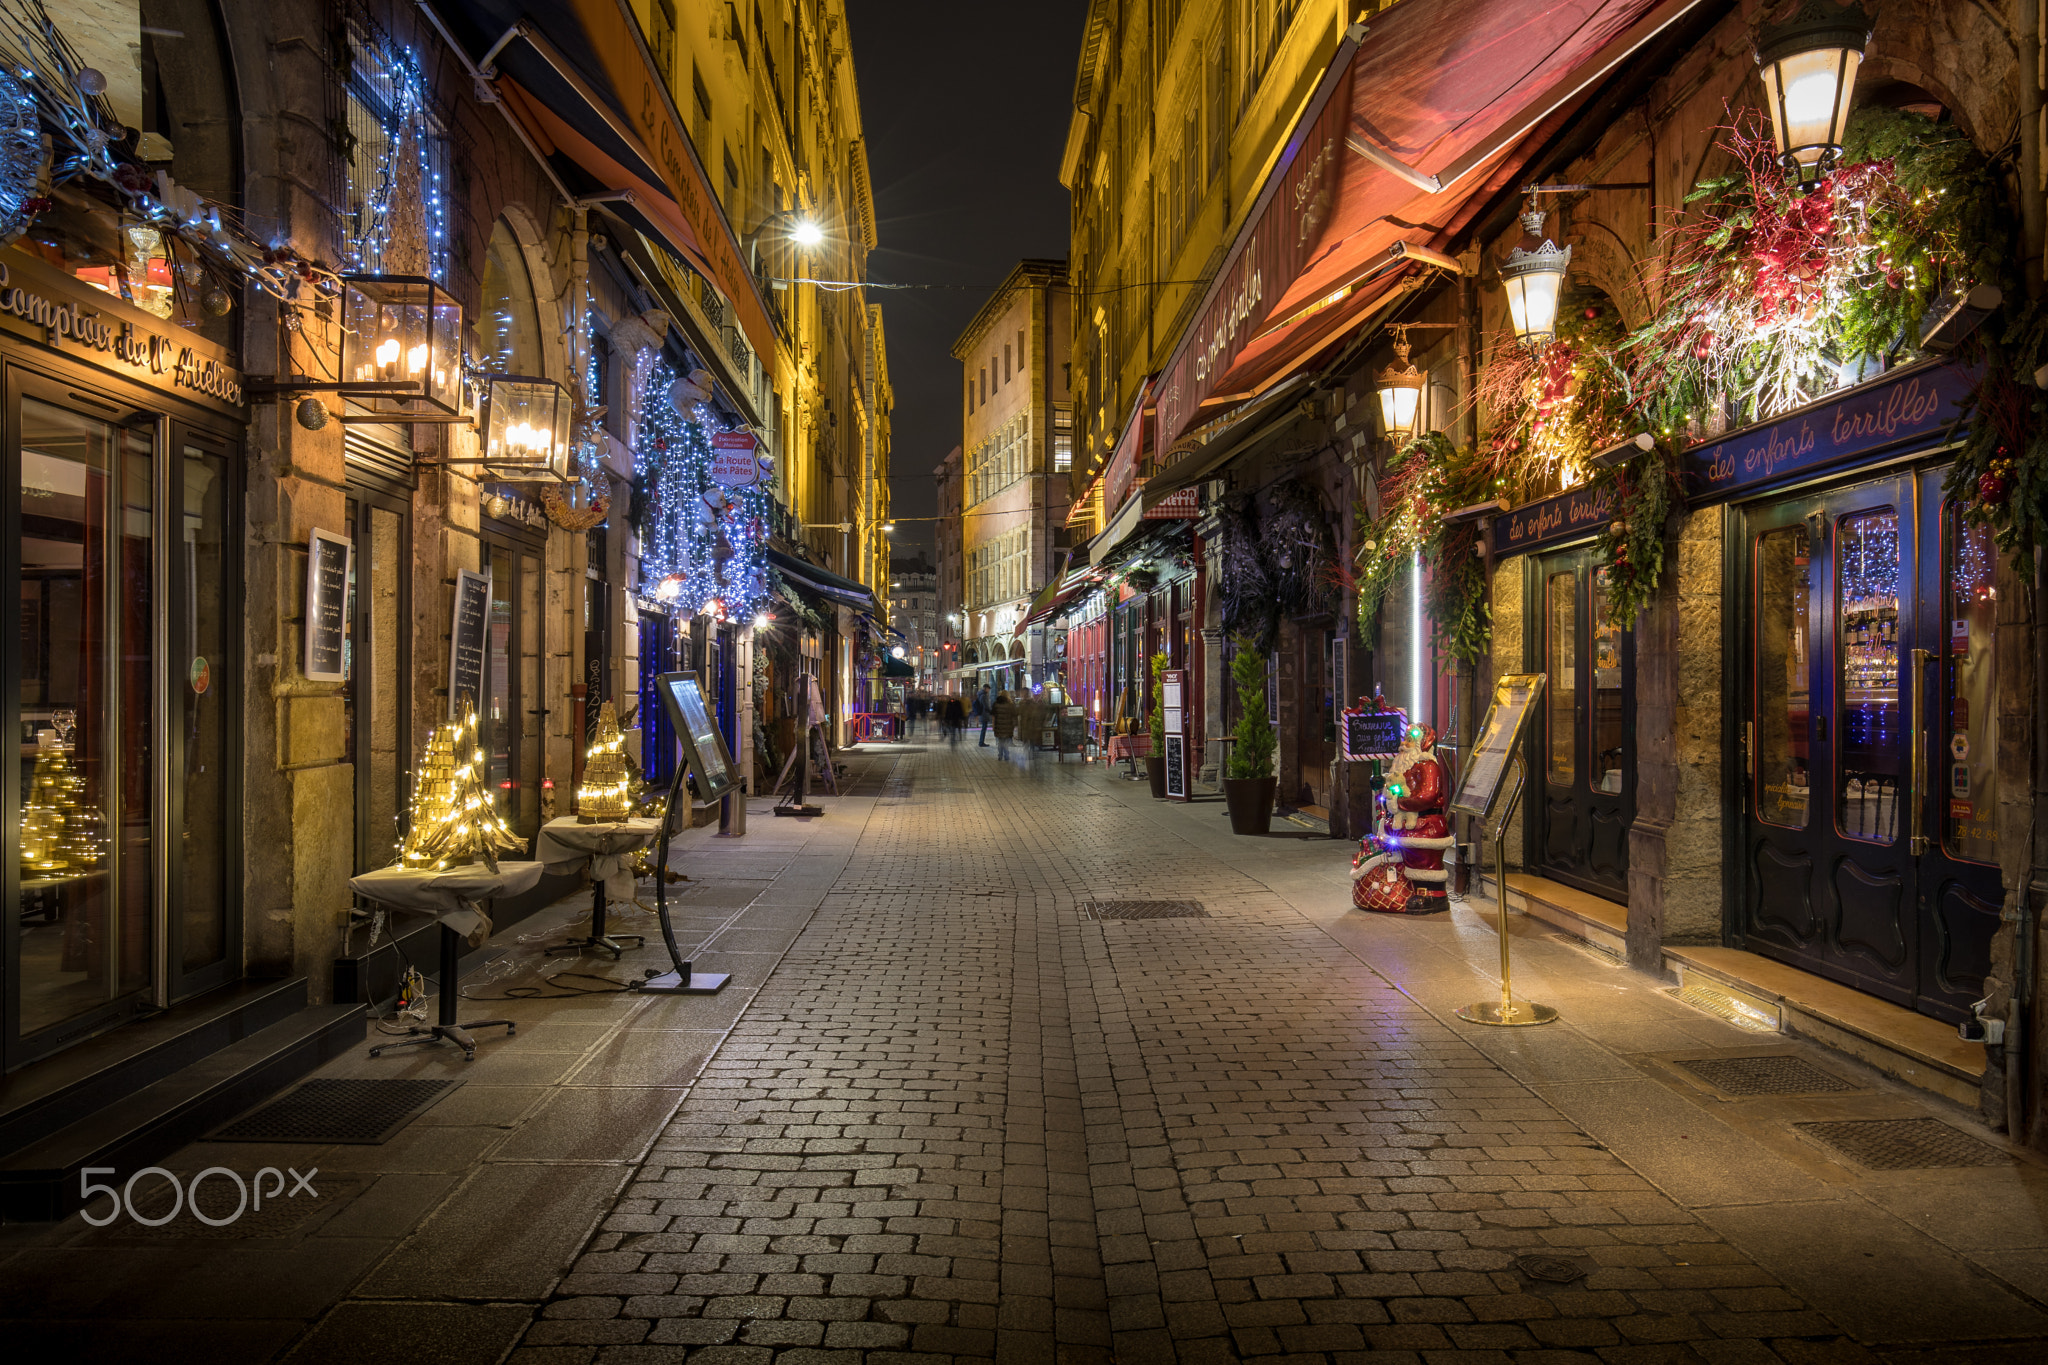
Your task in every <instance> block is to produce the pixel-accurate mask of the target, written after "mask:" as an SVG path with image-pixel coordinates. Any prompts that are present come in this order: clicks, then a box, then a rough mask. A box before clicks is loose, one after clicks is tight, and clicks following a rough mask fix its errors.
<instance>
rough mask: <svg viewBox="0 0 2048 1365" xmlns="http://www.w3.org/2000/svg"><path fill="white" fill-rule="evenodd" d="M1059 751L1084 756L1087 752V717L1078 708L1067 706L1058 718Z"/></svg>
mask: <svg viewBox="0 0 2048 1365" xmlns="http://www.w3.org/2000/svg"><path fill="white" fill-rule="evenodd" d="M1058 743H1059V751H1060V752H1061V753H1063V754H1085V753H1086V752H1087V751H1088V717H1087V715H1086V714H1085V713H1084V712H1083V711H1082V710H1081V708H1080V707H1078V706H1069V707H1066V708H1065V709H1064V710H1062V711H1061V712H1060V716H1059V736H1058Z"/></svg>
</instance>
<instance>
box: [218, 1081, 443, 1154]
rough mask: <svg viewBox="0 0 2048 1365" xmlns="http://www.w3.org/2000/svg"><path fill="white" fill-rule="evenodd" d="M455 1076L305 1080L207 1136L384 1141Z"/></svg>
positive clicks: (235, 1139) (253, 1139)
mask: <svg viewBox="0 0 2048 1365" xmlns="http://www.w3.org/2000/svg"><path fill="white" fill-rule="evenodd" d="M461 1084H462V1082H461V1081H428V1080H311V1081H307V1082H305V1083H304V1084H303V1085H300V1086H299V1087H297V1088H296V1089H293V1090H287V1091H285V1093H284V1094H282V1095H279V1096H278V1097H277V1098H276V1099H274V1100H272V1101H271V1102H270V1103H268V1104H266V1105H264V1106H262V1107H261V1108H260V1109H253V1110H251V1111H250V1112H248V1113H246V1114H244V1115H242V1117H240V1118H238V1119H235V1120H234V1121H233V1122H231V1123H229V1124H227V1125H226V1126H225V1127H222V1128H218V1129H216V1130H215V1131H213V1132H212V1133H209V1134H208V1135H207V1138H208V1140H209V1141H212V1142H350V1143H362V1144H366V1145H369V1144H375V1143H380V1142H389V1141H390V1140H391V1139H392V1138H393V1137H395V1136H397V1134H398V1130H399V1129H401V1128H403V1127H405V1125H406V1124H408V1123H411V1122H412V1121H413V1120H414V1119H416V1118H418V1117H419V1116H420V1115H421V1114H424V1113H426V1112H427V1110H429V1109H431V1108H433V1107H434V1106H435V1105H437V1104H439V1103H440V1102H441V1101H442V1100H444V1099H446V1098H448V1092H449V1091H451V1090H453V1089H454V1088H455V1087H456V1086H458V1085H461Z"/></svg>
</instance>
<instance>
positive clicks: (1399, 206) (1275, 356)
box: [1157, 0, 1701, 444]
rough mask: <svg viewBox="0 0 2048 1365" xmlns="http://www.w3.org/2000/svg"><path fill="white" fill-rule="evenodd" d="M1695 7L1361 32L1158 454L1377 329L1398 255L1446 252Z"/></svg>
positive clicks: (1196, 343)
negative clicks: (1572, 118)
mask: <svg viewBox="0 0 2048 1365" xmlns="http://www.w3.org/2000/svg"><path fill="white" fill-rule="evenodd" d="M1699 3H1701V0H1556V2H1555V3H1548V4H1541V5H1537V4H1530V3H1528V0H1433V3H1430V4H1426V5H1424V4H1403V5H1396V6H1394V7H1393V8H1392V9H1390V10H1388V11H1386V12H1384V13H1382V14H1379V15H1377V16H1375V17H1373V19H1372V20H1371V21H1370V22H1369V23H1368V24H1366V25H1363V26H1361V27H1360V28H1354V29H1353V31H1352V36H1351V37H1348V38H1347V39H1346V41H1345V42H1344V43H1343V44H1341V45H1340V46H1339V47H1338V49H1337V53H1336V56H1335V58H1334V59H1333V60H1332V62H1331V65H1330V68H1329V70H1328V71H1327V72H1325V74H1324V76H1323V80H1322V82H1321V84H1320V85H1319V86H1318V87H1317V89H1316V92H1315V94H1314V96H1313V98H1312V99H1311V100H1310V102H1309V104H1308V106H1307V108H1306V109H1305V110H1304V111H1303V113H1302V116H1301V118H1300V120H1299V121H1298V122H1297V124H1296V126H1295V129H1294V131H1293V133H1292V134H1291V135H1290V136H1289V138H1288V141H1287V145H1286V146H1285V147H1284V148H1283V149H1282V152H1281V155H1280V158H1279V161H1278V162H1277V163H1276V165H1275V167H1274V170H1273V173H1272V175H1271V176H1270V177H1269V178H1268V180H1267V182H1266V186H1265V188H1264V190H1263V191H1262V192H1261V194H1260V196H1259V199H1258V201H1257V203H1256V204H1255V205H1254V206H1253V209H1252V212H1251V214H1250V215H1249V216H1248V217H1247V219H1246V221H1245V226H1244V228H1243V229H1242V230H1241V231H1240V232H1239V234H1238V238H1237V240H1236V242H1234V243H1233V244H1232V246H1231V251H1230V255H1229V257H1228V258H1226V264H1225V265H1224V267H1223V269H1222V270H1220V271H1218V272H1217V275H1216V278H1215V280H1214V281H1213V282H1212V283H1211V285H1210V287H1209V292H1208V295H1207V296H1206V297H1205V298H1204V299H1203V301H1202V304H1201V306H1200V308H1198V309H1197V310H1196V313H1195V319H1196V320H1195V324H1194V326H1192V327H1191V328H1190V329H1189V331H1188V333H1187V335H1186V336H1184V337H1182V339H1181V342H1180V345H1179V348H1178V349H1177V350H1176V351H1175V353H1174V357H1173V359H1172V360H1171V361H1170V362H1169V363H1168V364H1167V367H1166V369H1165V371H1164V373H1163V374H1162V376H1161V378H1160V381H1159V383H1158V386H1157V391H1158V400H1157V403H1158V414H1159V417H1158V430H1159V436H1158V439H1159V440H1160V442H1161V443H1163V444H1170V443H1171V442H1172V441H1173V440H1174V439H1176V438H1177V437H1178V436H1179V435H1180V434H1181V432H1182V431H1184V430H1186V429H1187V428H1188V427H1189V426H1192V425H1194V424H1195V423H1196V422H1197V421H1202V420H1207V419H1208V418H1209V417H1213V416H1214V415H1215V414H1216V412H1217V411H1218V410H1219V409H1221V408H1222V407H1224V406H1227V405H1231V404H1235V403H1239V402H1243V401H1245V400H1246V399H1248V398H1251V397H1254V396H1256V395H1257V394H1258V393H1259V392H1262V391H1263V390H1264V389H1265V388H1267V387H1270V385H1271V384H1272V383H1273V382H1274V380H1276V379H1277V378H1278V377H1279V376H1280V375H1282V374H1284V373H1286V371H1287V370H1288V369H1289V368H1291V367H1292V366H1293V365H1294V364H1296V363H1299V362H1300V361H1301V360H1303V359H1306V358H1307V357H1308V356H1309V355H1311V354H1313V353H1314V352H1315V351H1317V350H1319V349H1321V348H1322V346H1323V345H1324V344H1325V343H1327V342H1329V341H1330V340H1332V339H1334V338H1335V337H1336V336H1338V335H1339V334H1340V333H1341V332H1342V331H1343V330H1344V329H1345V328H1346V327H1347V326H1348V325H1350V324H1352V323H1355V322H1356V321H1357V319H1358V318H1359V317H1361V316H1363V315H1364V314H1365V313H1367V312H1368V311H1370V310H1371V309H1372V308H1373V307H1374V306H1375V304H1376V303H1377V302H1378V301H1379V300H1380V299H1381V298H1383V297H1384V295H1385V293H1386V292H1387V291H1388V290H1389V289H1391V288H1392V287H1393V284H1394V282H1395V280H1396V279H1397V278H1398V276H1399V275H1400V274H1401V273H1403V272H1404V266H1403V263H1402V261H1401V260H1400V258H1399V257H1398V256H1397V255H1396V254H1394V253H1393V251H1392V250H1391V249H1392V248H1394V247H1395V246H1396V244H1400V243H1406V244H1409V245H1414V246H1433V245H1435V244H1437V243H1439V242H1442V241H1445V240H1447V239H1448V238H1449V237H1450V236H1451V235H1452V234H1453V233H1454V232H1455V231H1456V230H1457V229H1458V228H1459V227H1461V226H1462V225H1463V223H1464V220H1465V218H1466V216H1467V214H1468V212H1469V211H1470V208H1471V206H1472V205H1473V204H1474V203H1475V201H1477V200H1478V199H1479V198H1480V197H1482V196H1491V195H1492V194H1494V193H1497V192H1498V190H1499V189H1500V188H1501V185H1502V183H1503V182H1502V181H1501V180H1500V175H1499V172H1500V168H1501V164H1502V163H1503V162H1505V161H1507V160H1509V159H1510V158H1511V154H1512V153H1513V151H1514V149H1515V148H1516V147H1517V146H1519V145H1520V144H1522V143H1523V142H1524V141H1525V140H1527V138H1528V135H1529V134H1530V133H1532V132H1534V131H1536V130H1537V129H1538V128H1539V127H1540V126H1541V125H1542V124H1543V123H1544V122H1545V121H1546V120H1548V119H1551V118H1552V117H1553V116H1555V115H1556V114H1557V113H1558V112H1559V111H1560V109H1562V108H1563V107H1564V106H1567V105H1569V104H1570V103H1571V102H1573V101H1574V100H1577V99H1580V98H1582V97H1584V96H1585V95H1586V94H1587V93H1588V92H1589V91H1590V89H1591V88H1592V87H1593V86H1594V85H1595V84H1596V83H1598V82H1599V81H1601V80H1602V79H1604V78H1605V77H1607V76H1608V75H1609V74H1611V73H1612V72H1613V71H1614V70H1615V68H1616V67H1618V66H1619V65H1620V63H1621V62H1622V61H1623V60H1624V59H1626V58H1627V57H1628V55H1629V54H1630V53H1632V52H1634V51H1635V50H1636V49H1637V48H1639V47H1641V46H1642V45H1643V44H1644V43H1646V42H1648V41H1649V40H1650V39H1651V38H1653V37H1655V36H1656V35H1657V34H1658V33H1659V32H1661V31H1662V30H1663V29H1665V28H1666V27H1668V26H1669V25H1670V24H1672V23H1673V22H1675V21H1676V20H1677V19H1678V18H1680V17H1681V16H1682V15H1684V14H1685V13H1686V12H1688V11H1689V10H1691V9H1693V8H1694V7H1695V6H1696V5H1697V4H1699ZM1432 183H1433V184H1435V185H1437V186H1438V187H1439V188H1437V189H1435V190H1431V189H1429V188H1426V186H1428V185H1430V184H1432ZM1346 289H1348V290H1349V292H1348V293H1344V294H1343V295H1342V297H1338V295H1339V294H1340V291H1344V290H1346ZM1319 301H1327V303H1326V306H1322V307H1317V306H1316V305H1317V304H1318V302H1319ZM1205 408H1206V409H1207V410H1206V411H1205Z"/></svg>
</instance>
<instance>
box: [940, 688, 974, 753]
mask: <svg viewBox="0 0 2048 1365" xmlns="http://www.w3.org/2000/svg"><path fill="white" fill-rule="evenodd" d="M939 716H940V719H941V721H942V723H943V724H944V725H945V729H946V743H948V744H950V745H952V746H953V747H954V748H955V749H957V748H959V747H960V732H961V731H962V730H965V729H966V728H967V708H966V707H964V706H962V705H961V704H960V698H958V697H948V698H946V709H945V710H944V711H941V712H940V713H939Z"/></svg>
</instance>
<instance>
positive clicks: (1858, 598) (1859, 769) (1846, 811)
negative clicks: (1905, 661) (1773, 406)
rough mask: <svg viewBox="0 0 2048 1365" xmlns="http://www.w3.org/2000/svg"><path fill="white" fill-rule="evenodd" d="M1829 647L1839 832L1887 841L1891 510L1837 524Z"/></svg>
mask: <svg viewBox="0 0 2048 1365" xmlns="http://www.w3.org/2000/svg"><path fill="white" fill-rule="evenodd" d="M1835 535H1836V540H1835V544H1836V550H1835V563H1836V572H1835V578H1836V583H1837V585H1838V588H1839V594H1840V596H1839V599H1838V601H1837V603H1836V610H1837V616H1836V619H1837V620H1838V621H1840V622H1841V628H1840V631H1839V638H1838V640H1837V644H1838V646H1839V647H1838V648H1837V649H1836V651H1835V666H1836V668H1837V670H1838V671H1837V683H1838V691H1837V695H1838V696H1839V698H1840V702H1839V706H1840V712H1841V715H1840V720H1839V722H1838V733H1839V734H1840V736H1841V740H1840V749H1841V752H1840V757H1839V759H1838V761H1837V763H1836V771H1837V773H1838V774H1839V780H1840V782H1841V804H1840V806H1839V808H1838V809H1839V812H1840V814H1839V817H1838V818H1839V820H1840V823H1841V832H1842V833H1843V834H1845V835H1847V836H1848V837H1850V838H1852V839H1867V840H1869V841H1871V842H1873V843H1885V844H1888V843H1890V842H1891V841H1892V839H1893V838H1894V837H1895V836H1896V835H1897V833H1898V820H1899V778H1900V772H1899V757H1900V754H1901V753H1902V752H1903V746H1902V745H1901V744H1900V742H1899V741H1900V736H1901V734H1902V730H1901V728H1900V718H1899V516H1898V513H1897V512H1896V511H1894V510H1892V509H1891V508H1884V509H1882V510H1879V511H1875V512H1859V513H1856V514H1854V515H1852V516H1846V517H1843V518H1842V519H1841V520H1840V521H1839V522H1838V523H1837V526H1836V532H1835Z"/></svg>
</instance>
